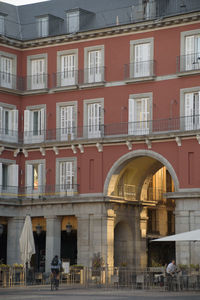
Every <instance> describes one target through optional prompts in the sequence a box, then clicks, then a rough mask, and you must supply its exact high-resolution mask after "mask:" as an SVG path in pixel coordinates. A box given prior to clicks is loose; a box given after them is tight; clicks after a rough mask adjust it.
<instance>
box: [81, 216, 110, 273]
mask: <svg viewBox="0 0 200 300" xmlns="http://www.w3.org/2000/svg"><path fill="white" fill-rule="evenodd" d="M77 219H78V230H77V243H78V264H81V265H84V266H91V265H92V258H93V256H94V254H97V253H100V255H101V257H103V260H104V263H105V264H106V265H107V264H108V265H109V266H110V267H112V266H113V256H114V213H113V211H112V210H109V211H108V212H107V215H96V214H95V215H94V214H88V215H84V216H80V217H78V218H77Z"/></svg>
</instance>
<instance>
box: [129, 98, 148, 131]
mask: <svg viewBox="0 0 200 300" xmlns="http://www.w3.org/2000/svg"><path fill="white" fill-rule="evenodd" d="M143 96H144V97H143ZM150 103H151V100H150V97H149V96H147V95H145V94H144V95H139V96H137V95H135V96H134V95H133V96H131V98H130V99H129V124H128V133H129V134H132V135H142V134H148V133H149V130H150V111H151V109H150Z"/></svg>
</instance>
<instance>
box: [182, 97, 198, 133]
mask: <svg viewBox="0 0 200 300" xmlns="http://www.w3.org/2000/svg"><path fill="white" fill-rule="evenodd" d="M199 98H200V92H197V93H187V94H185V129H186V130H195V129H199V128H200V116H199V115H200V100H199Z"/></svg>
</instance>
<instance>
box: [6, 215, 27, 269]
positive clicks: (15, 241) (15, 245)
mask: <svg viewBox="0 0 200 300" xmlns="http://www.w3.org/2000/svg"><path fill="white" fill-rule="evenodd" d="M24 220H25V218H24V217H16V218H10V219H8V230H7V264H9V265H12V264H14V263H18V264H20V263H21V256H20V246H19V239H20V235H21V233H22V229H23V226H24Z"/></svg>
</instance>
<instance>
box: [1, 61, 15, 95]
mask: <svg viewBox="0 0 200 300" xmlns="http://www.w3.org/2000/svg"><path fill="white" fill-rule="evenodd" d="M0 74H1V82H0V84H1V86H2V87H5V88H10V89H11V88H12V59H11V58H9V57H4V56H2V57H1V72H0Z"/></svg>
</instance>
